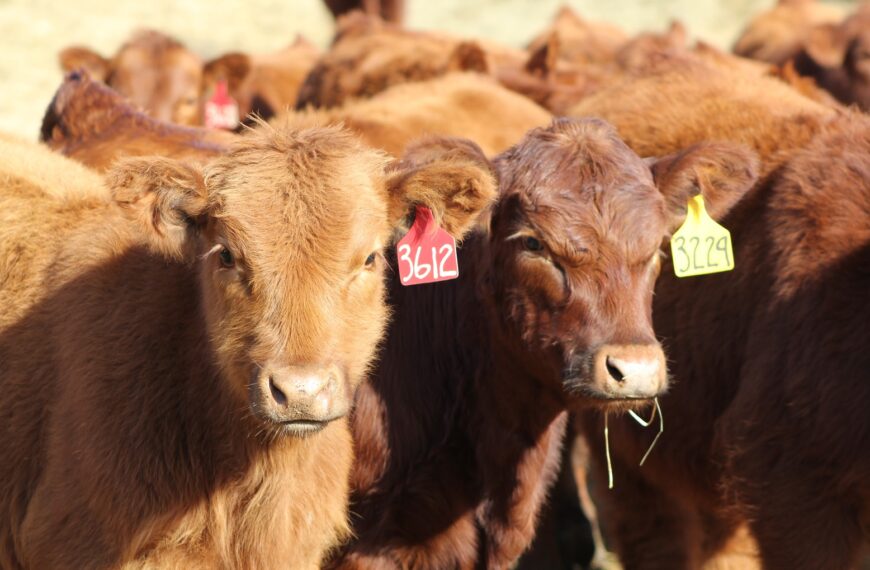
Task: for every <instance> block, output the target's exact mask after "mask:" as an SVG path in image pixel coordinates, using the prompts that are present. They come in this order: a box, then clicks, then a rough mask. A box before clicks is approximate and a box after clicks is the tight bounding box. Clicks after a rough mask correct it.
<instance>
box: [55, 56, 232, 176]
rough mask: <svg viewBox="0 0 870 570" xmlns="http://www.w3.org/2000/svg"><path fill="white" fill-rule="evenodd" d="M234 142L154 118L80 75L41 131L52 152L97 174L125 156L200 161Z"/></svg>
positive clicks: (71, 79)
mask: <svg viewBox="0 0 870 570" xmlns="http://www.w3.org/2000/svg"><path fill="white" fill-rule="evenodd" d="M236 138H237V137H236V136H235V135H232V134H230V133H226V132H223V131H217V130H212V129H203V128H196V127H184V126H180V125H174V124H171V123H167V122H164V121H159V120H157V119H153V118H151V117H149V116H147V115H145V114H144V113H142V112H140V111H137V110H136V109H135V108H133V107H132V106H131V105H130V103H128V102H127V101H126V100H125V99H124V98H123V97H121V96H120V95H119V94H118V93H115V92H114V91H112V90H111V89H109V88H108V87H106V86H105V85H103V84H101V83H99V82H96V81H93V80H91V79H90V77H88V75H87V74H86V73H80V72H72V73H70V74H69V75H67V77H66V79H65V80H64V82H63V84H61V86H60V88H59V89H58V90H57V93H56V94H55V96H54V99H52V101H51V103H50V104H49V106H48V108H47V109H46V111H45V116H44V117H43V119H42V129H41V133H40V140H41V141H43V142H44V143H46V144H47V145H48V146H49V147H50V148H52V149H54V150H56V151H58V152H60V153H62V154H64V155H66V156H69V157H70V158H74V159H76V160H78V161H79V162H81V163H83V164H85V165H87V166H90V167H91V168H95V169H98V170H106V169H108V168H109V167H110V166H111V165H112V164H113V163H114V162H115V161H116V160H118V159H119V158H121V157H124V156H128V157H129V156H148V155H155V154H156V155H162V156H171V157H174V158H181V159H188V160H197V161H200V162H202V161H205V160H208V159H210V158H213V157H215V156H218V155H219V154H222V153H223V152H225V151H226V149H227V146H228V145H229V144H230V143H231V142H232V141H233V140H235V139H236Z"/></svg>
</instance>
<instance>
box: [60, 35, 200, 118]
mask: <svg viewBox="0 0 870 570" xmlns="http://www.w3.org/2000/svg"><path fill="white" fill-rule="evenodd" d="M59 59H60V66H61V69H63V71H64V72H70V71H78V70H81V69H84V70H85V71H87V72H88V73H90V74H91V76H92V77H94V78H95V79H98V80H100V81H104V82H105V83H106V84H108V85H109V86H110V87H112V88H113V89H114V90H116V91H118V92H119V93H121V94H122V95H124V96H125V97H127V98H128V99H130V101H132V102H133V104H134V105H135V106H137V107H138V108H140V109H143V110H144V111H145V112H146V113H148V114H149V115H151V116H152V117H154V118H155V119H159V120H162V121H172V122H175V123H180V124H183V125H198V124H201V120H202V119H201V110H200V89H201V83H202V60H201V59H200V58H199V56H197V55H196V54H195V53H193V52H191V51H190V50H189V49H187V48H186V47H185V46H184V44H182V43H181V42H179V41H178V40H176V39H175V38H171V37H169V36H167V35H165V34H163V33H161V32H157V31H154V30H141V31H138V32H136V33H135V34H133V36H132V37H131V38H130V40H128V41H127V42H126V43H125V44H124V45H122V46H121V48H120V49H119V50H118V53H116V54H115V55H114V56H112V57H111V58H106V57H103V56H101V55H100V54H98V53H96V52H94V51H93V50H91V49H89V48H86V47H82V46H73V47H68V48H66V49H64V50H63V51H61V52H60V55H59Z"/></svg>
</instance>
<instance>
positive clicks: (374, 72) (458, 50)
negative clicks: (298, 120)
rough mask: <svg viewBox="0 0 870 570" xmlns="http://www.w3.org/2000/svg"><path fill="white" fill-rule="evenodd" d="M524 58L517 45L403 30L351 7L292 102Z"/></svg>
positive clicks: (328, 100) (355, 94)
mask: <svg viewBox="0 0 870 570" xmlns="http://www.w3.org/2000/svg"><path fill="white" fill-rule="evenodd" d="M525 59H526V55H525V53H524V52H522V51H520V50H513V49H509V48H506V47H503V46H498V45H496V44H482V43H480V42H465V41H462V40H460V39H457V38H454V37H451V36H447V35H444V34H439V33H433V32H421V31H410V30H405V29H402V28H399V27H397V26H394V25H390V24H387V23H385V22H382V21H380V20H379V19H378V18H373V17H368V16H364V15H363V14H360V13H354V14H350V15H349V16H346V17H344V18H342V19H341V20H340V21H339V24H338V29H337V31H336V36H335V39H334V41H333V43H332V45H331V46H330V48H329V51H327V52H326V53H325V54H324V55H323V57H322V58H321V59H320V61H318V62H317V64H316V65H315V66H314V68H313V69H312V70H311V72H310V73H309V74H308V77H307V78H306V79H305V82H304V83H303V85H302V88H301V89H300V90H299V98H298V100H297V103H296V107H297V108H298V109H304V108H306V107H309V106H310V107H336V106H339V105H342V104H343V103H345V102H346V101H348V100H349V99H354V98H366V97H372V96H373V95H376V94H377V93H380V92H381V91H383V90H385V89H387V88H388V87H391V86H393V85H397V84H400V83H409V82H414V81H424V80H427V79H432V78H434V77H438V76H441V75H444V74H446V73H449V72H453V71H475V72H480V73H494V72H495V70H496V69H498V68H502V67H506V66H507V67H522V65H523V62H524V61H525Z"/></svg>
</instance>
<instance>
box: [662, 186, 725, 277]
mask: <svg viewBox="0 0 870 570" xmlns="http://www.w3.org/2000/svg"><path fill="white" fill-rule="evenodd" d="M671 259H673V262H674V273H675V274H676V275H677V277H693V276H695V275H707V274H709V273H720V272H722V271H731V270H732V269H734V252H733V251H732V249H731V232H729V231H728V230H727V229H725V228H724V227H722V226H720V225H719V224H717V223H716V221H715V220H713V218H711V217H710V214H708V213H707V209H706V208H705V207H704V197H703V196H701V195H700V194H699V195H697V196H695V197H693V198H690V199H689V205H688V212H687V213H686V221H685V222H683V225H682V226H680V229H678V230H677V231H676V233H674V237H672V238H671Z"/></svg>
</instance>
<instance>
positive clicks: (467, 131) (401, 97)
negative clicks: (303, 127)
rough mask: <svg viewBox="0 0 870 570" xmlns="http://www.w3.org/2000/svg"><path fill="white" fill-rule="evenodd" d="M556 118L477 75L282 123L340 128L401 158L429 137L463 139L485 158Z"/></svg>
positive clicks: (410, 86)
mask: <svg viewBox="0 0 870 570" xmlns="http://www.w3.org/2000/svg"><path fill="white" fill-rule="evenodd" d="M551 118H552V115H550V113H549V112H548V111H547V110H546V109H543V108H541V107H539V106H538V105H536V104H535V103H534V102H532V101H530V100H528V99H526V98H525V97H522V96H521V95H519V94H517V93H514V92H512V91H510V90H509V89H506V88H504V87H502V86H501V85H499V84H498V83H497V82H496V81H494V80H493V79H491V78H489V77H485V76H481V75H479V74H474V73H449V74H447V75H445V76H443V77H436V78H434V79H430V80H427V81H419V82H415V83H407V84H402V85H395V86H393V87H390V88H388V89H386V90H385V91H383V92H381V93H378V94H377V95H375V96H374V97H372V98H371V99H361V100H358V101H349V102H347V103H346V104H345V105H342V106H341V107H335V108H332V109H308V110H305V111H299V112H297V113H290V114H288V115H287V116H285V117H280V118H279V119H277V120H276V122H281V121H289V122H290V123H291V124H297V125H300V124H308V123H310V122H312V121H314V122H315V123H324V122H330V123H341V124H343V125H346V126H347V127H348V128H350V129H351V130H353V131H355V132H357V133H358V134H359V135H360V136H361V137H362V138H363V140H365V141H366V142H367V143H368V144H370V145H372V146H374V147H377V148H382V149H384V150H386V151H388V152H390V153H391V154H393V155H396V156H397V155H399V154H401V153H402V151H403V150H404V148H405V146H406V145H407V144H408V142H409V141H411V140H413V139H414V138H417V137H419V136H421V135H424V134H427V133H428V134H439V135H452V136H463V137H466V138H469V139H471V140H473V141H474V142H476V143H477V144H478V145H480V147H481V149H483V151H484V153H486V154H487V155H488V156H489V155H494V154H497V153H499V152H501V151H503V150H505V149H507V148H508V147H509V146H511V145H512V144H513V143H514V142H516V141H517V140H519V138H520V137H522V136H523V134H525V133H526V132H527V131H529V130H530V129H532V128H534V127H538V126H543V125H546V124H547V123H549V122H550V119H551Z"/></svg>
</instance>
